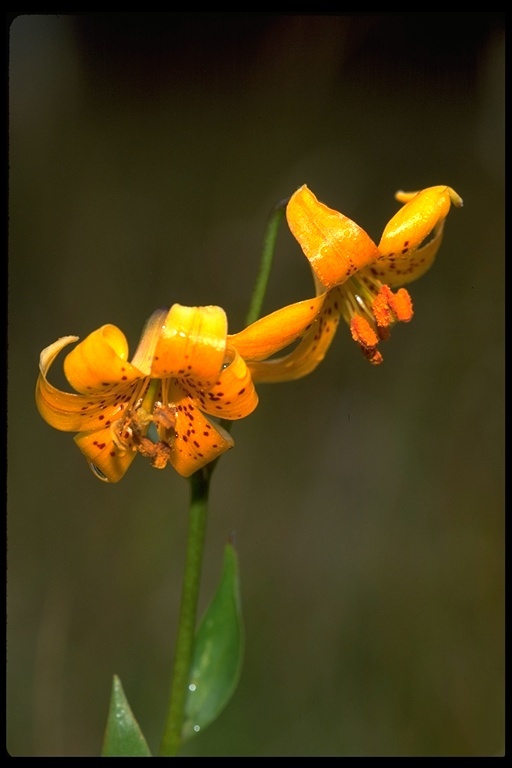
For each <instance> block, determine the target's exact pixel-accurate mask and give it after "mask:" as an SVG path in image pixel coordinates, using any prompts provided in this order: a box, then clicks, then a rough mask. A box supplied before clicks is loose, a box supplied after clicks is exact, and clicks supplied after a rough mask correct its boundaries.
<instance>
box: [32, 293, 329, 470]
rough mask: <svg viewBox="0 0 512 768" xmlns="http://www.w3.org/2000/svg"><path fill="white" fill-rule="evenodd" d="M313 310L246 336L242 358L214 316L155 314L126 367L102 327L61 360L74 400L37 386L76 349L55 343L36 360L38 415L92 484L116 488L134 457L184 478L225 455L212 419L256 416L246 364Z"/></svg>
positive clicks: (222, 318)
mask: <svg viewBox="0 0 512 768" xmlns="http://www.w3.org/2000/svg"><path fill="white" fill-rule="evenodd" d="M322 301H323V299H322V298H320V297H317V298H313V299H309V300H306V301H301V302H298V303H296V304H292V305H290V306H287V307H284V308H283V309H280V310H277V311H276V312H274V313H272V314H271V315H268V316H267V317H265V318H262V319H261V320H260V321H258V323H255V324H253V326H249V329H247V330H248V336H247V339H248V341H247V343H246V344H245V345H244V349H243V353H244V355H242V354H241V353H240V351H239V350H238V348H237V344H236V335H235V336H228V334H227V318H226V314H225V312H224V310H223V309H221V308H220V307H216V306H206V307H184V306H182V305H180V304H174V305H173V306H172V307H171V309H170V310H166V309H159V310H156V311H155V312H154V313H153V315H152V316H151V317H150V319H149V320H148V322H147V323H146V327H145V329H144V332H143V334H142V337H141V340H140V342H139V346H138V348H137V350H136V352H135V355H134V357H133V358H132V361H131V362H128V343H127V341H126V338H125V336H124V334H123V333H122V331H121V330H120V329H119V328H117V327H116V326H114V325H104V326H102V327H101V328H99V329H98V330H96V331H94V332H93V333H91V334H90V335H89V336H87V338H85V339H84V340H83V341H82V342H80V344H78V345H77V346H76V347H75V348H74V349H73V350H71V352H69V353H68V355H67V356H66V358H65V360H64V373H65V375H66V378H67V380H68V382H69V384H70V385H71V386H72V387H73V388H74V390H75V392H62V391H60V390H59V389H57V388H56V387H54V386H53V385H52V384H50V382H49V381H48V378H47V374H48V370H49V368H50V366H51V365H52V363H53V362H54V360H55V358H56V357H57V355H58V354H59V352H61V350H63V349H64V348H65V347H66V346H67V345H68V344H70V343H72V342H75V341H78V337H77V336H64V337H62V338H60V339H58V340H57V341H56V342H54V343H53V344H51V345H50V346H49V347H46V349H44V350H43V351H42V352H41V356H40V362H39V369H40V374H39V377H38V381H37V386H36V403H37V406H38V409H39V412H40V414H41V416H42V417H43V418H44V419H45V420H46V421H47V422H48V423H49V424H50V425H51V426H53V427H55V428H56V429H59V430H63V431H67V432H77V433H78V434H77V435H76V436H75V442H76V443H77V445H78V447H79V448H80V450H81V451H82V453H83V454H84V455H85V457H86V458H87V459H88V461H89V464H90V466H91V468H92V470H93V471H94V473H95V474H96V476H97V477H99V478H100V479H101V480H104V481H107V482H117V481H118V480H120V479H121V478H122V477H123V475H124V474H125V472H126V470H127V469H128V467H129V466H130V464H131V462H132V461H133V459H134V458H135V456H136V455H137V453H140V454H141V455H143V456H146V457H147V458H149V459H150V461H151V463H152V465H153V466H154V467H157V468H163V467H165V466H167V464H171V465H172V466H173V467H174V469H176V471H177V472H178V473H179V474H180V475H182V476H183V477H188V476H189V475H191V474H192V473H193V472H195V471H196V470H198V469H200V468H201V467H203V466H205V465H206V464H208V463H209V462H211V461H213V460H214V459H216V458H217V457H218V456H220V455H221V454H223V453H224V452H225V451H227V450H228V449H229V448H231V447H232V446H233V438H232V437H231V436H230V434H229V433H228V432H227V431H226V430H224V429H223V428H222V427H221V426H220V424H219V423H218V421H217V419H229V420H233V419H241V418H244V417H245V416H247V415H249V414H250V413H251V412H252V411H253V410H254V409H255V408H256V406H257V403H258V396H257V394H256V391H255V388H254V384H253V381H252V378H251V374H250V371H249V368H248V364H247V362H246V360H249V361H250V360H264V359H265V358H266V357H269V356H270V355H273V354H274V353H275V352H278V351H279V350H281V349H283V348H284V347H286V346H287V345H289V344H291V343H292V342H293V341H295V339H297V338H298V337H299V336H301V335H302V334H303V333H304V331H305V329H306V328H308V327H309V326H310V325H311V323H312V322H313V321H314V318H315V317H316V316H317V314H318V312H319V310H320V308H321V306H322ZM244 357H245V358H246V359H244ZM208 417H213V420H212V418H208Z"/></svg>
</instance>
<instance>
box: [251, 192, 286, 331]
mask: <svg viewBox="0 0 512 768" xmlns="http://www.w3.org/2000/svg"><path fill="white" fill-rule="evenodd" d="M287 203H288V198H286V199H284V200H280V201H279V202H278V203H276V204H275V205H274V207H273V209H272V212H271V214H270V216H269V218H268V222H267V229H266V231H265V239H264V240H263V252H262V254H261V261H260V270H259V272H258V277H257V278H256V283H255V285H254V290H253V292H252V297H251V303H250V305H249V312H248V313H247V319H246V325H250V324H251V323H254V322H255V320H257V319H258V317H259V316H260V314H261V308H262V306H263V299H264V298H265V293H266V290H267V285H268V279H269V276H270V270H271V268H272V259H273V258H274V251H275V249H276V240H277V232H278V230H279V224H280V223H281V219H282V218H283V216H284V212H285V210H286V204H287Z"/></svg>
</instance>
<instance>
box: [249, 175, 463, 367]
mask: <svg viewBox="0 0 512 768" xmlns="http://www.w3.org/2000/svg"><path fill="white" fill-rule="evenodd" d="M396 198H397V200H399V201H400V202H401V203H405V205H404V206H403V207H402V208H401V209H400V210H399V211H398V212H397V213H396V214H395V215H394V216H393V218H392V219H391V220H390V221H389V223H388V224H387V226H386V227H385V229H384V232H383V233H382V237H381V239H380V242H379V244H378V245H376V244H375V243H374V242H373V240H372V239H371V238H370V236H369V235H368V234H367V233H366V232H365V231H364V230H363V229H361V227H359V226H358V225H357V224H356V223H355V222H353V221H352V220H351V219H349V218H348V217H347V216H345V215H344V214H342V213H339V212H338V211H335V210H332V209H331V208H328V207H327V206H326V205H324V204H323V203H321V202H320V201H319V200H317V198H316V197H315V195H314V194H313V193H312V192H311V191H310V190H309V189H308V187H307V186H305V185H304V186H302V187H300V188H299V189H298V190H297V191H296V192H295V193H294V194H293V195H292V197H291V198H290V200H289V202H288V205H287V209H286V217H287V221H288V225H289V227H290V230H291V232H292V234H293V235H294V236H295V238H296V239H297V241H298V242H299V244H300V246H301V247H302V250H303V251H304V253H305V255H306V257H307V259H308V260H309V263H310V265H311V267H312V270H313V273H314V277H315V285H316V293H317V296H323V297H324V303H323V306H322V309H321V311H320V314H319V316H318V318H317V320H316V322H315V324H314V325H313V326H312V327H311V329H310V331H309V332H308V333H306V335H305V336H304V338H303V339H302V341H301V343H300V344H299V345H298V346H297V348H296V349H295V350H294V351H293V352H291V353H290V354H289V355H286V356H285V357H280V358H277V359H275V360H273V361H268V363H266V364H265V365H264V366H261V365H258V364H257V363H256V364H255V365H250V366H249V367H250V370H251V373H252V375H253V378H254V379H255V380H260V381H277V380H279V381H283V380H284V379H285V378H286V377H287V378H290V379H292V378H298V377H299V376H303V375H304V374H305V373H309V371H311V370H312V369H313V368H314V367H315V366H316V365H318V363H319V362H320V360H321V359H322V358H323V356H324V355H325V352H326V350H327V348H328V346H329V345H330V343H331V341H332V338H333V335H334V332H335V330H336V327H337V324H338V321H339V318H340V316H341V317H343V319H344V320H345V321H346V322H347V323H348V325H349V326H350V331H351V334H352V338H353V339H354V340H355V341H356V342H357V343H358V344H359V346H360V348H361V350H362V351H363V353H364V355H365V357H366V358H367V359H368V360H369V361H370V362H371V363H373V364H378V363H380V362H382V355H381V353H380V351H379V350H378V349H377V346H378V344H379V341H381V340H382V339H386V338H388V336H389V333H390V330H391V327H392V325H393V324H394V323H395V322H397V321H402V322H408V321H409V320H411V319H412V315H413V309H412V301H411V298H410V296H409V293H408V292H407V290H406V289H405V288H402V287H400V286H403V285H405V284H407V283H410V282H412V281H413V280H416V279H417V278H419V277H421V276H422V275H423V274H424V273H425V272H426V271H427V270H428V269H429V268H430V266H431V265H432V263H433V261H434V259H435V256H436V254H437V251H438V249H439V246H440V245H441V241H442V237H443V229H444V222H445V218H446V216H447V214H448V211H449V210H450V206H451V204H452V203H453V204H454V205H456V206H461V205H462V200H461V198H460V197H459V195H458V194H457V193H456V192H455V191H454V190H453V189H451V188H450V187H446V186H436V187H429V188H428V189H424V190H422V191H420V192H397V194H396ZM393 288H400V289H399V290H398V291H397V292H393V290H392V289H393ZM270 363H272V365H271V364H270Z"/></svg>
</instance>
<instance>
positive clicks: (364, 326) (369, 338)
mask: <svg viewBox="0 0 512 768" xmlns="http://www.w3.org/2000/svg"><path fill="white" fill-rule="evenodd" d="M350 332H351V334H352V338H353V339H354V341H356V342H357V343H358V344H359V348H360V349H361V351H362V353H363V355H364V356H365V357H366V359H367V360H368V362H370V363H371V364H372V365H379V364H380V363H382V360H383V358H382V355H381V353H380V352H379V350H378V349H377V344H378V343H379V338H378V336H377V334H376V333H375V331H374V330H373V328H372V326H371V325H370V323H369V322H368V320H367V319H366V318H365V317H362V315H354V316H353V317H352V319H351V321H350Z"/></svg>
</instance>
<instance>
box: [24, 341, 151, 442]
mask: <svg viewBox="0 0 512 768" xmlns="http://www.w3.org/2000/svg"><path fill="white" fill-rule="evenodd" d="M73 341H77V337H76V336H64V337H62V338H61V339H58V340H57V341H56V342H54V343H53V344H50V346H49V347H46V349H43V351H42V352H41V356H40V361H39V368H40V375H39V378H38V380H37V384H36V405H37V408H38V410H39V413H40V414H41V416H42V417H43V419H44V420H45V421H46V422H48V424H50V425H51V426H52V427H54V428H55V429H60V430H62V431H64V432H90V431H93V430H96V429H101V428H102V427H105V426H109V425H110V424H111V423H112V422H113V421H115V420H117V419H119V418H120V416H121V414H122V412H123V411H124V409H125V408H126V405H127V403H128V402H129V400H130V399H131V397H132V395H133V393H134V392H135V389H136V388H137V387H138V386H139V382H138V381H135V382H131V383H128V384H123V386H119V387H114V388H113V390H112V392H110V393H109V396H108V397H106V396H105V395H104V394H103V393H102V394H97V393H95V394H90V395H77V394H75V393H72V392H62V391H61V390H59V389H57V388H56V387H54V386H53V385H52V384H50V382H49V381H48V379H47V377H46V376H47V373H48V370H49V368H50V366H51V365H52V363H53V362H54V361H55V358H56V356H57V355H58V354H59V352H60V351H61V350H62V349H64V347H65V346H67V345H68V344H71V343H72V342H73Z"/></svg>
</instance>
